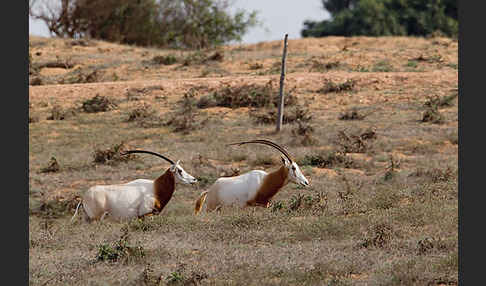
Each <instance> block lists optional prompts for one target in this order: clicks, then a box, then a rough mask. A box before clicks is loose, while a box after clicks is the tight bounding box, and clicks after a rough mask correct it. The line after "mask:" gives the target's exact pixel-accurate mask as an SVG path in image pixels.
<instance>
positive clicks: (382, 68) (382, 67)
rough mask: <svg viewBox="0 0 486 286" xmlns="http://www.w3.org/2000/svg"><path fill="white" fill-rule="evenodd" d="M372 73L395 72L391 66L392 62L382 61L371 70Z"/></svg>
mask: <svg viewBox="0 0 486 286" xmlns="http://www.w3.org/2000/svg"><path fill="white" fill-rule="evenodd" d="M371 71H372V72H391V71H393V66H392V65H391V63H390V61H388V60H382V61H378V62H376V63H375V64H374V65H373V67H372V68H371Z"/></svg>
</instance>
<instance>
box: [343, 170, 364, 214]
mask: <svg viewBox="0 0 486 286" xmlns="http://www.w3.org/2000/svg"><path fill="white" fill-rule="evenodd" d="M340 180H341V182H342V183H343V185H344V188H343V189H342V190H340V191H338V192H337V195H338V201H339V203H340V205H341V211H342V214H344V215H349V214H353V213H359V212H362V209H361V207H362V206H361V204H360V203H358V202H357V201H356V194H357V192H359V190H360V189H361V188H362V187H363V183H362V182H357V183H356V182H350V181H349V180H348V178H346V176H345V175H342V174H341V175H340Z"/></svg>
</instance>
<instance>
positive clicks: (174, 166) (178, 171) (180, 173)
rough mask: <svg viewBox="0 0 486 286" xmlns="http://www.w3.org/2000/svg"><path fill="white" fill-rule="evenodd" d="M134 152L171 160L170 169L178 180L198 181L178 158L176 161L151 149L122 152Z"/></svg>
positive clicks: (186, 181)
mask: <svg viewBox="0 0 486 286" xmlns="http://www.w3.org/2000/svg"><path fill="white" fill-rule="evenodd" d="M132 153H146V154H151V155H155V156H157V157H160V158H162V159H164V160H166V161H167V162H169V163H170V164H171V166H170V168H169V171H170V172H171V173H172V174H173V175H174V177H175V178H176V180H177V181H179V182H181V183H184V184H195V183H196V182H197V179H196V178H194V177H193V176H191V175H190V174H189V173H187V172H186V171H184V169H183V168H182V166H181V165H180V160H177V162H175V163H174V161H172V160H171V159H169V158H167V157H165V156H164V155H161V154H158V153H155V152H151V151H145V150H129V151H126V152H124V153H122V155H127V154H132Z"/></svg>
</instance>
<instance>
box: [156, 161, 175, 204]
mask: <svg viewBox="0 0 486 286" xmlns="http://www.w3.org/2000/svg"><path fill="white" fill-rule="evenodd" d="M174 190H175V179H174V174H173V173H172V172H171V171H170V168H169V169H167V171H165V173H163V174H162V175H161V176H160V177H158V178H157V179H156V180H155V181H154V197H155V202H154V209H155V210H156V211H157V212H160V211H162V209H163V208H164V207H165V206H166V205H167V203H168V202H169V201H170V199H171V198H172V194H173V193H174Z"/></svg>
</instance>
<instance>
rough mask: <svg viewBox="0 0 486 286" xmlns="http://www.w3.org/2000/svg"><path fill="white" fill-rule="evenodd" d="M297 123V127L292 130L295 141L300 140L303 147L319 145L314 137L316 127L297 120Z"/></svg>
mask: <svg viewBox="0 0 486 286" xmlns="http://www.w3.org/2000/svg"><path fill="white" fill-rule="evenodd" d="M296 122H297V126H296V127H294V128H293V129H292V130H291V132H292V135H294V140H300V144H302V145H303V146H312V145H317V143H318V142H319V141H318V140H317V139H316V138H314V136H313V133H314V127H313V126H312V125H311V124H310V123H309V122H306V121H300V120H297V121H296Z"/></svg>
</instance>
